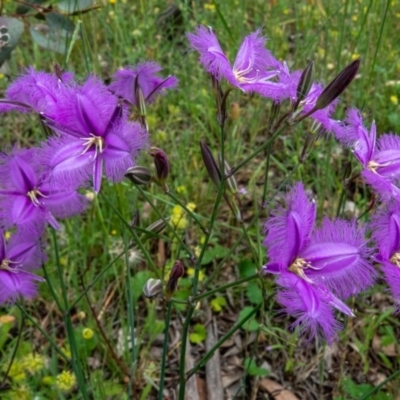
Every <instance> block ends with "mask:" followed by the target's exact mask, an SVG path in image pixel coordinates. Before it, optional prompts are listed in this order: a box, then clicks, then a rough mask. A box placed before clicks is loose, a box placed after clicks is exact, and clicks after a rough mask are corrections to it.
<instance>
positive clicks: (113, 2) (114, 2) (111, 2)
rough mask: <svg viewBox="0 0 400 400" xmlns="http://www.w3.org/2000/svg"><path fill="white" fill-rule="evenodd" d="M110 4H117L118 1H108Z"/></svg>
mask: <svg viewBox="0 0 400 400" xmlns="http://www.w3.org/2000/svg"><path fill="white" fill-rule="evenodd" d="M108 2H109V3H110V4H116V3H117V0H108Z"/></svg>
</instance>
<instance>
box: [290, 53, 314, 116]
mask: <svg viewBox="0 0 400 400" xmlns="http://www.w3.org/2000/svg"><path fill="white" fill-rule="evenodd" d="M313 82H314V61H310V62H309V63H308V65H307V67H306V68H305V69H304V71H303V72H302V74H301V76H300V80H299V84H298V85H297V89H296V94H297V99H296V103H295V105H294V107H293V109H294V110H296V108H297V107H298V106H299V104H300V102H301V101H303V100H304V99H305V98H306V96H307V95H308V93H309V91H310V89H311V86H312V84H313Z"/></svg>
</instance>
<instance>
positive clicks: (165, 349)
mask: <svg viewBox="0 0 400 400" xmlns="http://www.w3.org/2000/svg"><path fill="white" fill-rule="evenodd" d="M171 309H172V302H171V301H169V302H168V305H167V315H166V316H165V333H164V344H163V353H162V359H161V375H160V385H159V389H158V400H163V398H164V396H163V392H164V380H165V366H166V364H167V353H168V331H169V324H170V321H171ZM183 369H184V368H183Z"/></svg>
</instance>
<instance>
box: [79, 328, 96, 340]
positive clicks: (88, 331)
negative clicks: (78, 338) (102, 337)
mask: <svg viewBox="0 0 400 400" xmlns="http://www.w3.org/2000/svg"><path fill="white" fill-rule="evenodd" d="M93 336H94V332H93V330H92V329H90V328H85V329H84V330H83V331H82V337H83V338H84V339H86V340H90V339H91V338H92V337H93Z"/></svg>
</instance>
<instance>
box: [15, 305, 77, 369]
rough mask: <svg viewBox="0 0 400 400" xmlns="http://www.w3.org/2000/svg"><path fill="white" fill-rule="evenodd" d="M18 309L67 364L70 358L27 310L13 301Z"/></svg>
mask: <svg viewBox="0 0 400 400" xmlns="http://www.w3.org/2000/svg"><path fill="white" fill-rule="evenodd" d="M15 305H16V306H17V307H18V308H19V310H20V311H21V312H22V313H23V314H24V316H25V317H26V318H27V319H28V320H29V321H30V322H31V323H32V325H34V327H35V328H36V329H37V330H38V331H39V332H40V333H41V334H42V335H43V336H44V337H45V338H46V339H47V340H48V342H49V343H50V344H51V345H52V346H53V348H54V350H55V351H56V352H57V353H58V355H59V356H60V357H62V358H63V359H64V360H65V361H66V362H67V363H68V364H69V363H70V362H71V360H70V359H69V358H68V357H67V356H66V355H65V354H64V353H63V352H62V351H61V350H60V348H59V347H58V345H57V343H56V342H55V341H54V340H53V339H52V337H51V336H49V335H48V334H47V333H46V332H45V331H44V330H43V329H42V328H41V326H40V325H39V324H38V323H37V322H36V321H35V320H34V319H33V318H32V317H31V316H30V315H29V314H28V312H27V311H26V310H25V309H24V308H23V307H22V306H21V304H19V303H15Z"/></svg>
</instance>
